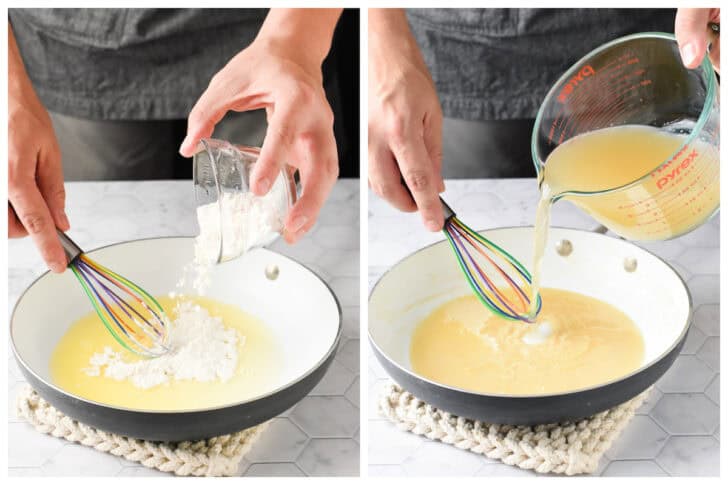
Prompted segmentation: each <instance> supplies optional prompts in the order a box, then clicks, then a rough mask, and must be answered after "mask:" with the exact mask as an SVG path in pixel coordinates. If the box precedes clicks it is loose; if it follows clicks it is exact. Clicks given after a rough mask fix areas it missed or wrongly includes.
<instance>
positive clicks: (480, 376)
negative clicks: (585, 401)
mask: <svg viewBox="0 0 728 485" xmlns="http://www.w3.org/2000/svg"><path fill="white" fill-rule="evenodd" d="M541 295H542V297H543V308H542V310H541V312H540V313H539V316H538V319H537V320H536V323H535V324H525V323H522V322H514V321H512V320H506V319H504V318H502V317H499V316H497V315H494V314H493V313H491V312H490V311H489V310H488V309H487V308H486V307H485V306H483V304H482V303H480V301H479V300H478V299H477V298H476V297H475V296H474V295H469V296H464V297H461V298H457V299H455V300H452V301H449V302H447V303H445V304H444V305H442V306H440V307H439V308H437V309H436V310H435V311H434V312H432V313H431V314H430V315H429V316H428V317H427V318H426V319H425V320H424V321H422V322H421V323H420V324H419V326H418V327H417V328H416V329H415V332H414V335H413V337H412V342H411V346H410V360H411V363H412V369H413V370H414V371H415V372H417V373H418V374H420V375H422V376H424V377H426V378H428V379H430V380H433V381H436V382H440V383H442V384H446V385H450V386H454V387H458V388H461V389H466V390H472V391H476V392H482V393H490V394H513V395H526V394H550V393H558V392H565V391H571V390H577V389H581V388H585V387H591V386H594V385H597V384H603V383H605V382H608V381H611V380H613V379H616V378H619V377H622V376H624V375H626V374H628V373H630V372H632V371H634V370H636V369H637V368H639V367H640V365H641V364H642V361H643V359H644V342H643V340H642V335H641V334H640V331H639V329H638V328H637V327H636V326H635V324H634V322H632V320H631V319H630V318H629V317H628V316H627V315H625V314H624V313H623V312H621V311H620V310H618V309H617V308H615V307H613V306H611V305H609V304H607V303H604V302H602V301H600V300H597V299H595V298H591V297H587V296H585V295H581V294H578V293H574V292H570V291H565V290H557V289H552V288H544V289H542V293H541ZM539 325H541V326H542V327H541V330H539V327H538V326H539ZM544 328H545V329H546V330H547V331H546V332H544ZM534 332H537V333H538V334H539V335H540V334H544V336H543V338H538V339H536V340H535V341H533V340H532V339H530V338H529V335H531V336H533V333H534Z"/></svg>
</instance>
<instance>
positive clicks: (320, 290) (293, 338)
mask: <svg viewBox="0 0 728 485" xmlns="http://www.w3.org/2000/svg"><path fill="white" fill-rule="evenodd" d="M90 254H91V255H92V257H93V258H94V259H96V260H97V261H98V262H100V263H101V264H103V265H105V266H108V267H110V268H114V269H117V270H119V271H122V272H123V274H124V276H126V277H128V278H129V279H131V280H132V281H136V282H138V283H140V284H141V285H142V286H143V287H144V288H145V289H146V290H147V291H149V292H150V293H151V294H166V293H167V292H168V291H170V290H171V289H173V288H174V285H175V283H176V281H177V279H178V278H179V275H180V271H181V268H182V266H183V265H184V264H186V263H187V262H188V261H190V260H191V258H192V239H191V238H160V239H147V240H139V241H132V242H128V243H122V244H117V245H113V246H108V247H105V248H101V249H98V250H95V251H91V252H90ZM271 265H275V266H277V267H278V268H279V276H278V278H277V279H275V280H269V279H268V278H266V276H265V269H266V268H267V267H269V266H271ZM207 295H208V296H210V297H212V298H214V299H217V300H220V301H223V302H225V303H231V304H236V305H238V306H240V307H241V308H243V309H244V310H246V311H248V312H249V313H252V314H254V315H256V316H257V317H259V318H261V319H262V320H263V321H264V322H265V323H266V325H267V326H268V327H269V328H270V329H271V331H272V332H273V334H274V335H275V337H276V339H277V341H278V343H279V345H280V347H281V350H282V351H281V356H280V358H281V359H282V362H283V366H282V371H281V373H280V375H279V378H278V380H277V381H276V382H271V383H270V386H269V389H268V391H267V392H265V393H264V394H263V395H261V396H257V397H255V398H252V399H240V400H236V401H231V402H230V403H229V404H228V405H226V406H221V407H218V408H214V409H185V410H184V411H159V412H154V411H146V410H136V409H123V408H119V407H114V406H108V405H104V404H101V403H95V402H93V401H89V400H86V399H82V398H79V397H78V396H74V395H72V394H70V393H67V392H66V391H64V390H63V389H60V388H58V387H56V386H55V385H54V384H53V383H52V381H51V379H50V373H49V360H50V355H51V353H52V351H53V349H54V348H55V345H56V344H57V342H58V341H59V339H60V338H61V336H62V335H63V334H64V333H65V332H66V330H67V329H68V327H69V326H70V325H71V324H72V323H73V322H74V321H75V320H76V319H77V318H79V317H81V316H83V315H85V314H87V313H89V312H90V311H92V308H91V306H90V304H89V302H88V301H87V300H86V297H85V295H84V293H83V291H82V290H81V288H80V287H79V285H78V282H77V281H76V280H75V278H74V277H73V275H72V274H71V272H69V271H66V272H64V273H63V274H62V275H55V274H51V273H46V274H44V275H43V276H41V277H40V278H39V279H38V280H36V281H35V282H34V283H33V284H32V285H31V286H30V287H29V288H28V289H27V290H26V292H25V293H24V294H23V295H22V296H21V298H20V299H19V300H18V303H17V305H16V307H15V309H14V311H13V315H12V317H11V322H10V334H11V344H12V346H13V351H14V353H15V355H16V359H17V360H18V363H19V365H20V367H21V370H22V371H23V373H24V374H25V376H26V378H28V379H29V381H30V382H31V384H33V385H34V386H35V387H36V388H37V389H38V390H39V391H41V393H42V394H43V395H44V397H45V398H46V399H49V400H50V401H51V402H52V403H53V404H54V405H57V407H59V406H60V407H65V409H62V410H64V411H65V412H67V413H69V412H70V413H71V415H72V416H74V417H77V418H78V419H82V420H85V421H86V422H88V420H89V418H90V419H94V417H96V416H98V415H99V414H101V415H104V416H108V417H109V418H110V419H111V418H113V417H114V416H116V418H120V417H122V416H126V418H125V419H126V428H125V429H121V430H120V429H118V427H116V428H117V429H110V427H109V424H108V423H106V421H104V422H103V423H101V424H99V423H97V425H99V426H100V427H102V428H104V429H109V430H112V431H116V432H122V433H124V434H127V435H132V436H137V437H145V438H148V439H150V437H151V439H180V438H179V433H176V431H177V430H179V429H180V425H179V420H177V419H175V416H183V415H184V416H186V418H187V419H189V418H190V417H192V416H195V415H196V416H198V417H200V416H205V417H206V419H210V418H212V417H214V416H215V413H216V411H219V412H221V413H224V411H225V410H226V409H231V408H236V407H237V408H238V412H237V413H236V414H237V417H236V416H233V419H232V420H227V424H228V426H224V424H225V423H219V424H216V426H215V428H216V430H220V429H222V430H223V431H224V432H230V431H234V430H236V429H242V428H243V427H246V426H250V425H253V424H257V423H259V422H262V421H264V420H265V419H268V418H270V417H273V416H275V415H276V414H278V413H280V412H282V411H283V410H285V409H286V408H283V409H278V408H279V407H280V405H278V406H277V405H271V404H270V400H271V399H272V398H277V399H273V400H274V401H279V402H280V403H281V405H282V404H283V403H289V405H288V407H290V405H292V404H294V403H295V402H296V401H297V400H299V399H301V398H302V397H303V396H305V395H306V394H307V393H308V391H309V390H310V388H312V387H313V386H314V385H315V384H316V383H317V382H318V380H320V378H321V377H322V376H323V373H324V372H325V369H326V368H327V367H328V365H329V363H330V361H331V358H333V353H334V350H335V347H336V345H337V343H338V340H339V338H340V332H341V312H340V308H339V305H338V301H337V300H336V297H335V296H334V295H333V293H332V292H331V290H330V289H329V287H328V286H327V285H326V284H325V283H324V282H323V281H322V280H320V279H319V278H318V277H317V276H316V275H315V274H314V273H312V272H311V271H310V270H308V269H307V268H305V267H304V266H302V265H300V264H299V263H296V262H295V261H293V260H291V259H289V258H286V257H284V256H281V255H279V254H277V253H274V252H272V251H268V250H265V249H258V250H254V251H252V252H250V253H248V254H246V255H244V256H243V257H241V258H238V259H236V260H233V261H229V262H227V263H223V264H220V265H218V266H217V267H216V268H215V269H214V272H213V277H212V285H211V287H210V289H209V291H208V293H207ZM302 342H305V345H302ZM283 394H285V396H284V395H283ZM266 402H267V404H266ZM260 406H264V407H265V408H266V409H265V410H260V409H257V408H259V407H260ZM240 407H242V408H244V412H242V413H241V411H243V409H240ZM276 409H278V412H276V413H275V414H272V415H270V414H271V413H272V412H274V411H275V410H276ZM74 413H75V414H74ZM218 414H219V413H218ZM163 415H167V416H166V418H167V423H168V424H166V425H164V424H162V425H160V427H159V429H157V430H154V429H150V427H149V426H150V423H146V424H145V426H143V427H137V426H135V424H134V423H135V419H136V418H142V417H153V419H154V420H155V421H156V423H152V424H151V428H154V426H155V425H158V424H160V423H161V422H162V420H161V419H159V418H160V417H161V416H163ZM218 417H219V416H218ZM125 419H121V420H122V421H124V420H125ZM102 421H103V420H102ZM111 421H112V422H113V419H111ZM140 421H146V419H140ZM223 421H226V420H223ZM253 421H257V422H253ZM89 424H92V423H89ZM220 424H223V426H222V427H221V426H220ZM243 424H245V426H243ZM129 426H131V428H133V429H132V430H129V429H128V428H129ZM112 427H115V426H114V425H113V424H112ZM134 429H136V430H137V431H138V432H137V433H136V434H135V433H134V432H133V430H134ZM139 433H142V434H144V433H146V434H145V435H144V436H141V435H140V434H139ZM215 434H221V433H220V432H219V431H215V432H205V431H203V427H201V426H197V427H196V428H195V430H194V431H187V432H186V434H185V437H184V438H182V439H189V436H195V437H200V436H203V435H206V436H213V435H215ZM170 436H172V437H170Z"/></svg>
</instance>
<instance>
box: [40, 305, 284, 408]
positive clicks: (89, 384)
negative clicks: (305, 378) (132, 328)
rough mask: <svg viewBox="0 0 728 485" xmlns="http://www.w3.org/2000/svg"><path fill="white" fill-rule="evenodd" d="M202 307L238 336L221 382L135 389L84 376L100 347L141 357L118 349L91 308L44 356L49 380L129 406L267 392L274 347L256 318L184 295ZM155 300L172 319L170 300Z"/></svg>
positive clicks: (275, 368)
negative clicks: (232, 362) (233, 366)
mask: <svg viewBox="0 0 728 485" xmlns="http://www.w3.org/2000/svg"><path fill="white" fill-rule="evenodd" d="M184 298H185V299H188V300H191V301H193V302H194V303H196V304H198V305H200V306H201V307H203V308H205V309H206V310H207V311H208V312H209V313H210V315H213V316H217V317H220V318H222V321H223V322H224V323H225V325H226V326H227V327H229V328H234V329H236V330H237V331H238V332H239V334H240V335H241V336H245V339H244V340H245V341H244V343H243V342H242V340H243V339H239V344H238V366H237V371H236V373H235V375H234V376H233V377H232V378H231V379H229V380H228V381H226V382H220V381H213V382H198V381H195V380H184V381H177V380H170V382H169V383H166V384H162V385H160V386H156V387H153V388H149V389H141V388H139V387H136V386H134V385H133V384H132V383H131V382H130V381H128V380H124V381H117V380H115V379H112V378H109V377H105V376H104V375H103V372H102V374H101V375H100V376H95V377H94V376H89V375H88V374H86V372H84V369H86V368H87V367H89V359H90V358H91V356H92V355H93V354H95V353H97V352H103V350H104V347H111V348H112V349H113V350H115V351H118V352H121V353H122V354H123V355H124V360H126V361H136V360H139V359H140V358H141V357H139V356H136V355H135V354H132V353H131V352H129V351H127V350H125V349H123V347H121V345H119V343H117V342H116V340H114V338H113V337H112V336H111V334H109V332H108V331H107V330H106V327H104V325H103V324H102V323H101V321H100V319H99V318H98V316H97V315H96V313H91V314H89V315H87V316H85V317H83V318H81V319H80V320H78V321H77V322H75V323H74V324H73V325H72V326H71V327H70V328H69V329H68V331H67V332H66V334H65V335H64V336H63V337H62V338H61V340H60V341H59V343H58V345H57V346H56V348H55V350H54V352H53V355H52V356H51V361H50V371H51V378H52V380H53V382H54V384H55V385H57V386H58V387H60V388H61V389H63V390H65V391H67V392H70V393H72V394H75V395H77V396H80V397H83V398H86V399H90V400H93V401H97V402H100V403H103V404H108V405H112V406H120V407H126V408H132V409H144V410H158V411H181V410H188V409H201V408H208V407H215V406H223V405H229V404H232V403H236V402H240V401H245V400H248V399H251V398H254V397H256V396H260V395H262V394H265V393H268V392H270V391H273V390H274V389H275V388H276V387H277V385H278V384H277V383H278V382H279V379H278V376H279V373H280V369H281V364H280V361H279V359H280V352H279V349H278V347H277V345H276V341H275V338H274V336H273V334H272V333H271V331H270V330H269V329H268V328H267V327H266V326H265V324H264V323H263V322H262V321H260V320H259V319H257V318H255V317H253V316H252V315H249V314H248V313H245V312H244V311H242V310H240V309H239V308H238V307H236V306H234V305H228V304H225V303H221V302H218V301H215V300H212V299H209V298H202V297H187V296H186V297H184ZM157 301H158V302H159V303H160V305H162V308H164V310H165V311H166V312H167V314H168V315H169V316H170V318H172V319H174V315H175V314H174V311H173V308H174V300H172V299H171V298H167V297H158V298H157Z"/></svg>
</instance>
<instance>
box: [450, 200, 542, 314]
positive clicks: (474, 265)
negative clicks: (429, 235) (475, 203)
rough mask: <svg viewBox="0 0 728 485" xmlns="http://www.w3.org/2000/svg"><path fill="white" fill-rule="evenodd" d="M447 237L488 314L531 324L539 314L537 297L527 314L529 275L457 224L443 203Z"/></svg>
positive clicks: (529, 293)
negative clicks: (533, 306)
mask: <svg viewBox="0 0 728 485" xmlns="http://www.w3.org/2000/svg"><path fill="white" fill-rule="evenodd" d="M442 203H443V208H444V209H445V217H446V218H445V226H444V227H443V229H442V230H443V232H444V233H445V235H446V236H447V239H448V241H449V242H450V246H451V247H452V249H453V252H454V253H455V257H456V258H457V260H458V263H459V264H460V268H461V269H462V271H463V274H464V275H465V277H466V279H467V280H468V283H469V284H470V287H471V288H472V290H473V292H474V293H475V294H476V295H477V297H478V298H479V299H480V301H481V302H482V303H483V304H484V305H485V306H487V307H488V308H489V309H490V310H491V311H493V312H494V313H496V314H497V315H500V316H502V317H504V318H507V319H510V320H521V321H524V322H531V321H533V319H534V318H535V316H536V315H538V313H539V312H540V311H541V297H540V296H537V298H538V300H537V306H536V311H535V314H533V315H532V314H530V307H531V297H532V296H531V291H530V287H531V275H530V274H529V272H528V271H527V270H526V268H524V267H523V265H522V264H521V263H520V262H519V261H518V260H516V259H515V258H514V257H513V256H511V255H510V254H508V253H507V252H506V251H504V250H503V249H502V248H500V247H499V246H498V245H497V244H495V243H493V242H492V241H490V240H488V239H486V238H485V237H483V236H482V235H481V234H478V233H477V232H475V231H474V230H472V229H470V228H469V227H468V226H467V225H465V224H464V223H463V222H462V221H460V220H459V219H458V218H457V217H456V216H455V213H454V212H453V211H452V209H450V207H449V206H448V205H447V204H446V203H445V202H444V201H442Z"/></svg>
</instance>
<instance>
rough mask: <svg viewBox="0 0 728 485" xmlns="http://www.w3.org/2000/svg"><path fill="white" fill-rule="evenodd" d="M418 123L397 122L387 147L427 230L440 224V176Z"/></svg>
mask: <svg viewBox="0 0 728 485" xmlns="http://www.w3.org/2000/svg"><path fill="white" fill-rule="evenodd" d="M422 130H423V128H422V127H419V129H418V128H417V126H416V124H413V125H410V126H407V125H406V124H405V125H403V124H399V126H396V125H395V127H394V129H393V130H392V131H391V133H392V141H393V143H391V148H392V153H393V154H394V157H395V158H396V159H397V164H398V165H399V170H400V172H401V173H402V176H403V177H404V181H405V183H406V184H407V187H409V190H410V192H411V193H412V196H413V197H414V199H415V202H416V203H417V207H418V209H419V211H420V215H421V216H422V220H423V222H424V224H425V227H427V229H429V230H430V231H433V232H434V231H439V230H440V229H442V226H443V214H442V205H441V204H440V198H439V189H440V181H441V180H442V178H441V176H440V174H439V173H436V172H435V167H434V165H433V163H432V161H431V160H430V155H429V153H428V152H427V150H426V149H425V140H424V139H423V134H422Z"/></svg>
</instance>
